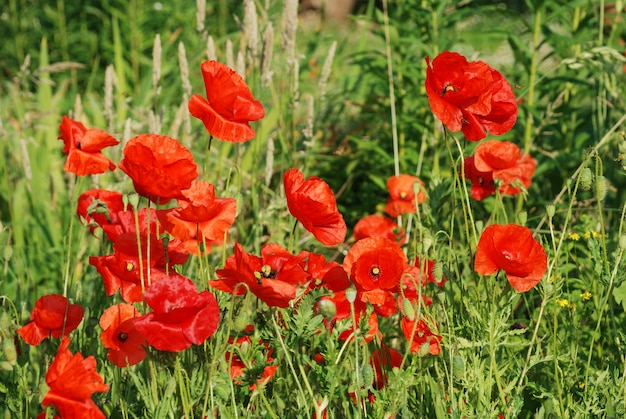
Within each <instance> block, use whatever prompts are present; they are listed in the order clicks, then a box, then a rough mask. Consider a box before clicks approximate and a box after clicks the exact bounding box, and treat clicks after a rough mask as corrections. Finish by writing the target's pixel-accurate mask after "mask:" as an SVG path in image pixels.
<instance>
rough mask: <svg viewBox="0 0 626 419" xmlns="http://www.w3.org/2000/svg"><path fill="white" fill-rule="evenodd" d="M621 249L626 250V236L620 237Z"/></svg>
mask: <svg viewBox="0 0 626 419" xmlns="http://www.w3.org/2000/svg"><path fill="white" fill-rule="evenodd" d="M619 248H620V249H622V250H626V234H622V235H621V236H619Z"/></svg>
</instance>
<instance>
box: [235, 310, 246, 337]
mask: <svg viewBox="0 0 626 419" xmlns="http://www.w3.org/2000/svg"><path fill="white" fill-rule="evenodd" d="M249 324H250V317H249V316H248V313H246V312H244V311H241V312H239V314H237V317H235V321H234V326H235V330H236V331H238V332H242V331H243V330H244V329H245V328H246V327H247V326H248V325H249Z"/></svg>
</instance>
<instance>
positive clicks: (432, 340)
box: [402, 317, 441, 355]
mask: <svg viewBox="0 0 626 419" xmlns="http://www.w3.org/2000/svg"><path fill="white" fill-rule="evenodd" d="M402 333H404V336H405V337H406V339H407V340H408V341H409V343H410V351H411V352H413V353H417V352H420V350H421V348H422V345H427V346H428V353H430V354H431V355H439V352H441V346H440V342H441V336H439V335H437V334H436V333H433V332H432V331H431V330H430V328H429V327H428V324H426V322H425V321H424V320H422V319H419V320H418V321H417V324H415V320H410V319H409V318H408V317H402Z"/></svg>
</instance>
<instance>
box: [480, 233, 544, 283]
mask: <svg viewBox="0 0 626 419" xmlns="http://www.w3.org/2000/svg"><path fill="white" fill-rule="evenodd" d="M547 267H548V257H547V256H546V252H545V250H544V249H543V246H542V245H541V243H539V242H538V241H537V240H535V239H534V238H533V233H532V232H531V231H530V229H529V228H527V227H523V226H519V225H516V224H507V225H499V224H492V225H490V226H488V227H487V228H485V230H484V231H483V233H482V234H481V236H480V240H478V247H477V249H476V257H475V259H474V270H475V271H476V272H478V273H479V274H481V275H493V274H495V273H496V272H498V271H499V270H500V269H502V270H504V272H505V273H506V278H507V280H508V281H509V283H510V284H511V286H512V287H513V288H515V290H516V291H519V292H526V291H528V290H530V289H531V288H532V287H534V286H535V285H537V284H538V283H539V282H540V281H541V278H543V275H544V274H545V273H546V269H547Z"/></svg>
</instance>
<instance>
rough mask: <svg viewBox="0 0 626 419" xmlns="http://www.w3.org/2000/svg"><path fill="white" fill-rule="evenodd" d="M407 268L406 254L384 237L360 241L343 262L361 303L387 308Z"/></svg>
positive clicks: (393, 242)
mask: <svg viewBox="0 0 626 419" xmlns="http://www.w3.org/2000/svg"><path fill="white" fill-rule="evenodd" d="M407 266H408V261H407V258H406V255H405V254H404V252H403V251H402V249H401V248H400V246H399V245H398V243H397V242H395V241H392V240H389V239H385V238H383V237H368V238H365V239H362V240H359V241H358V242H356V243H355V244H354V246H352V248H351V249H350V250H349V251H348V254H347V255H346V257H345V259H344V261H343V268H344V270H345V271H346V272H348V273H349V274H350V280H351V281H352V282H353V283H354V284H355V285H356V287H357V290H358V291H359V296H360V299H361V301H363V302H366V301H369V302H370V303H372V304H374V305H375V306H376V305H384V304H385V302H386V300H387V299H388V297H389V296H390V294H391V293H394V292H398V290H399V289H400V279H401V278H402V274H403V273H404V271H405V269H406V268H407Z"/></svg>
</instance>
